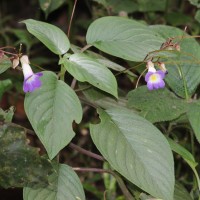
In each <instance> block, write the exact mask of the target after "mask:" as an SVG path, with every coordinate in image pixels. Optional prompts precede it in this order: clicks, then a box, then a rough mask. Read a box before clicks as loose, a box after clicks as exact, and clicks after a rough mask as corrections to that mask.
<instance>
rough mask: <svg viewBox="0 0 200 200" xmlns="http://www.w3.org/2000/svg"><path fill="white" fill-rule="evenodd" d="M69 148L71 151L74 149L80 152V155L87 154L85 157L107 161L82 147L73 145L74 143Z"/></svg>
mask: <svg viewBox="0 0 200 200" xmlns="http://www.w3.org/2000/svg"><path fill="white" fill-rule="evenodd" d="M69 147H70V148H71V149H74V150H76V151H78V152H80V153H82V154H85V155H87V156H89V157H92V158H95V159H97V160H101V161H105V159H104V158H103V157H102V156H100V155H97V154H95V153H92V152H91V151H88V150H85V149H83V148H81V147H79V146H77V145H75V144H74V143H72V142H70V144H69Z"/></svg>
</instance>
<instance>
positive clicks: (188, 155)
mask: <svg viewBox="0 0 200 200" xmlns="http://www.w3.org/2000/svg"><path fill="white" fill-rule="evenodd" d="M168 142H169V144H170V146H171V149H172V150H173V151H174V152H176V153H177V154H179V155H180V156H181V157H182V158H183V159H184V160H185V161H186V162H187V164H188V165H189V166H190V167H191V169H192V170H193V172H194V175H195V177H196V179H197V184H198V188H199V190H200V179H199V175H198V173H197V171H196V166H197V165H198V163H196V162H195V159H194V157H193V155H192V154H191V153H190V152H189V151H188V150H187V149H185V148H184V147H182V146H181V145H180V144H178V143H176V142H174V141H173V140H172V139H170V138H168Z"/></svg>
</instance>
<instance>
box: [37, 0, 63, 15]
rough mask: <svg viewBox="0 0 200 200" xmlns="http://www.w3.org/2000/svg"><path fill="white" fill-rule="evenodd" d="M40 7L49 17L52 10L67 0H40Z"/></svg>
mask: <svg viewBox="0 0 200 200" xmlns="http://www.w3.org/2000/svg"><path fill="white" fill-rule="evenodd" d="M39 3H40V7H41V9H42V10H43V11H44V13H45V16H46V17H47V16H48V15H49V14H50V13H51V12H53V11H54V10H56V9H58V8H59V7H60V6H62V5H63V4H64V3H65V0H39Z"/></svg>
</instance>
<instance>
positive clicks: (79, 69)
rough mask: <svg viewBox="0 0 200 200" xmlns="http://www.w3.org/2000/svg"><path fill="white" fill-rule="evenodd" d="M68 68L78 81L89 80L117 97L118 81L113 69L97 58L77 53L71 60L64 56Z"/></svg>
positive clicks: (64, 62) (63, 60)
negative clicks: (112, 71)
mask: <svg viewBox="0 0 200 200" xmlns="http://www.w3.org/2000/svg"><path fill="white" fill-rule="evenodd" d="M61 62H63V64H64V66H65V68H66V70H67V71H68V72H69V73H70V74H71V75H72V76H74V77H75V78H76V79H77V80H78V81H81V82H85V81H86V82H88V83H90V84H92V85H94V86H95V87H97V88H99V89H101V90H103V91H105V92H107V93H109V94H112V95H113V96H115V97H117V81H116V79H115V77H114V75H113V74H112V73H111V71H110V70H109V69H108V68H106V67H105V66H104V65H103V64H100V63H99V62H98V61H97V60H95V59H93V58H91V57H89V56H86V55H84V54H83V53H76V54H73V55H71V56H70V58H69V60H68V59H67V58H65V57H64V58H63V59H62V60H61Z"/></svg>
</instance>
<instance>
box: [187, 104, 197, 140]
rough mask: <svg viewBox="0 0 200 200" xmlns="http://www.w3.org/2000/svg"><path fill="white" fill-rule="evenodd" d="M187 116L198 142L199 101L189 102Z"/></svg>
mask: <svg viewBox="0 0 200 200" xmlns="http://www.w3.org/2000/svg"><path fill="white" fill-rule="evenodd" d="M187 117H188V119H189V122H190V124H191V126H192V129H193V131H194V133H195V136H196V138H197V140H198V142H199V143H200V123H199V122H200V102H199V101H198V102H196V103H191V104H189V109H188V112H187Z"/></svg>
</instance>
